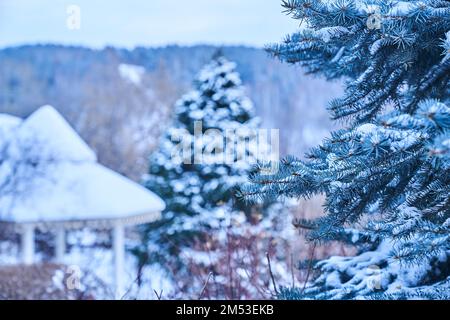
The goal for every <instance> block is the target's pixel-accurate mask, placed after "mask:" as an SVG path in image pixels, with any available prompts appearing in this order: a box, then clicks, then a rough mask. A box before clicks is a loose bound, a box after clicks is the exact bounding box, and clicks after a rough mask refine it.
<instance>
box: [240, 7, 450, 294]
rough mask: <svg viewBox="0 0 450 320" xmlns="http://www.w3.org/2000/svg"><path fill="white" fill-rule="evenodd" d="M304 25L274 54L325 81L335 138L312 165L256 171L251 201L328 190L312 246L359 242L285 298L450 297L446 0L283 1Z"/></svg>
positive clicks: (449, 20)
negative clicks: (336, 88)
mask: <svg viewBox="0 0 450 320" xmlns="http://www.w3.org/2000/svg"><path fill="white" fill-rule="evenodd" d="M283 6H284V7H285V9H286V11H287V12H288V13H290V14H291V15H292V16H293V17H294V18H295V19H299V20H302V21H304V22H305V23H306V24H305V28H304V29H302V30H301V31H299V32H297V33H295V34H293V35H291V36H288V37H287V38H286V40H285V41H284V43H282V44H279V45H274V46H271V47H270V48H269V51H270V52H271V53H273V54H274V55H275V56H277V57H279V58H280V59H281V60H283V61H286V62H289V63H296V64H300V65H301V66H303V67H304V68H306V69H307V71H309V72H310V73H314V74H321V75H325V76H326V77H327V78H328V79H335V78H345V79H346V80H347V82H346V92H345V96H344V97H343V98H340V99H336V100H334V101H332V102H331V103H330V105H329V110H330V112H331V114H332V117H333V118H334V119H337V120H342V122H343V123H345V124H346V126H345V127H346V128H345V129H342V130H338V131H336V132H333V133H332V134H331V136H330V137H329V138H328V139H326V140H325V141H324V142H323V143H322V144H321V145H320V146H319V147H317V148H315V149H313V150H312V151H311V152H310V153H309V154H308V157H307V159H306V160H297V159H294V158H289V159H286V160H284V161H282V163H281V166H280V171H279V173H277V174H275V175H272V176H269V177H268V176H267V175H260V174H255V175H252V177H251V183H250V184H248V185H246V186H245V187H243V188H242V195H243V196H244V197H246V198H247V199H249V200H253V201H256V200H258V199H261V198H263V199H266V198H274V197H309V196H311V195H314V194H325V196H326V203H325V209H326V213H327V214H326V216H324V217H323V218H320V219H318V220H315V221H302V222H299V225H300V226H302V227H304V228H306V229H308V230H310V232H309V239H310V240H311V241H314V242H316V243H317V242H323V241H330V240H339V241H345V242H348V243H351V244H354V245H356V246H357V247H358V248H359V254H358V255H356V256H355V257H332V258H330V259H328V260H325V261H321V262H319V263H317V264H316V265H315V269H316V270H317V271H319V276H318V277H316V278H315V279H314V281H312V283H310V284H308V286H307V287H306V288H305V289H285V290H284V291H283V293H282V295H281V297H282V298H289V299H302V298H315V299H352V298H418V297H423V298H431V299H444V298H446V299H448V298H450V267H449V266H450V263H449V261H450V260H449V259H450V198H449V194H450V157H449V148H450V134H449V132H450V131H449V130H450V109H449V103H450V95H449V93H450V87H449V83H450V31H449V30H450V1H440V0H421V1H412V0H411V1H393V0H384V1H378V0H328V1H324V0H318V1H311V0H285V1H283Z"/></svg>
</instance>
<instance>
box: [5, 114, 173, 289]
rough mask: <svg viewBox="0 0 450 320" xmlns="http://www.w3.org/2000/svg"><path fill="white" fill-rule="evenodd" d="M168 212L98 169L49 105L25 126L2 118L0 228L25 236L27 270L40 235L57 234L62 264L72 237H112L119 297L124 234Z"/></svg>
mask: <svg viewBox="0 0 450 320" xmlns="http://www.w3.org/2000/svg"><path fill="white" fill-rule="evenodd" d="M164 208H165V204H164V202H163V201H162V200H161V199H160V198H159V197H158V196H156V195H155V194H154V193H152V192H150V191H149V190H147V189H145V188H143V187H142V186H140V185H138V184H136V183H134V182H132V181H130V180H128V179H127V178H125V177H123V176H121V175H120V174H118V173H116V172H114V171H112V170H110V169H108V168H106V167H104V166H102V165H100V164H98V162H97V158H96V155H95V153H94V152H93V151H92V150H91V149H90V148H89V147H88V146H87V144H86V143H85V142H84V141H83V140H82V139H81V138H80V137H79V135H78V134H77V133H76V132H75V131H74V130H73V129H72V128H71V127H70V125H69V124H68V123H67V122H66V121H65V120H64V119H63V118H62V116H61V115H60V114H59V113H58V112H57V111H56V110H55V109H54V108H52V107H51V106H44V107H42V108H40V109H38V110H37V111H36V112H34V113H33V114H32V115H30V116H29V117H28V118H27V119H25V120H23V121H22V120H21V119H18V118H14V117H10V116H6V115H0V223H1V224H3V225H4V226H8V227H11V228H13V229H14V230H16V231H17V232H19V233H20V235H21V255H22V262H23V263H24V264H32V263H34V262H35V258H34V255H35V247H34V233H35V230H38V229H40V230H43V231H50V232H53V233H54V235H55V237H56V238H55V243H56V245H55V248H56V250H55V251H56V252H55V260H56V261H57V262H61V263H63V262H64V255H65V252H66V245H65V238H66V231H67V230H76V229H81V228H86V227H87V228H92V229H96V230H98V229H101V230H105V229H107V230H111V231H112V243H113V250H114V256H115V276H114V279H115V290H116V296H117V297H121V295H122V294H123V293H124V289H125V288H124V283H123V274H124V259H125V243H124V242H125V228H126V227H127V226H134V225H139V224H144V223H148V222H151V221H155V220H157V219H158V218H159V217H160V212H161V211H162V210H164Z"/></svg>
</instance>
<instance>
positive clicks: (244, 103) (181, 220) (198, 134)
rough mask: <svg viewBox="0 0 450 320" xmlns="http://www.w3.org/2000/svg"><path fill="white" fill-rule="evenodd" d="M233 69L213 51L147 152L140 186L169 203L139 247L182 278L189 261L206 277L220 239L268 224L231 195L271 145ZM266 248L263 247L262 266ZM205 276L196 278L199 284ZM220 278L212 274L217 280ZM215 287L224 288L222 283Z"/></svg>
mask: <svg viewBox="0 0 450 320" xmlns="http://www.w3.org/2000/svg"><path fill="white" fill-rule="evenodd" d="M235 68H236V66H235V64H234V63H232V62H229V61H227V60H226V59H225V58H224V57H223V56H219V55H217V56H216V57H215V58H214V59H213V60H212V62H211V63H209V64H208V65H206V66H205V67H204V68H203V70H202V71H201V72H200V73H199V74H198V76H197V78H196V80H195V82H194V90H193V91H191V92H190V93H188V94H186V95H185V96H184V97H183V98H181V99H180V100H179V101H178V102H177V103H176V106H175V113H176V114H175V116H174V122H173V125H172V127H171V128H170V129H169V130H168V132H167V134H166V135H165V136H164V137H163V139H162V142H161V144H160V148H159V150H158V151H157V152H156V153H155V154H153V155H152V156H151V159H150V170H149V174H148V175H146V176H145V179H144V185H145V186H146V187H148V188H149V189H150V190H152V191H153V192H155V193H156V194H158V195H159V196H160V197H162V199H164V201H165V202H166V204H167V208H166V210H165V211H164V212H163V214H162V219H161V220H159V221H157V222H155V223H152V224H150V225H148V226H147V227H145V230H143V231H142V233H143V237H144V239H143V240H144V241H143V243H144V247H141V248H138V249H137V251H136V253H137V254H138V256H139V257H140V258H141V263H142V264H144V263H145V262H148V263H159V264H161V265H162V266H163V267H165V268H167V269H169V271H171V273H172V274H175V276H178V277H180V275H185V278H186V279H189V272H188V271H186V270H184V271H183V269H185V268H186V267H188V265H189V264H194V265H195V267H196V268H198V267H200V268H204V269H205V270H206V275H205V277H206V276H207V274H208V272H209V271H211V270H209V268H213V267H212V266H211V265H212V264H214V263H215V262H214V261H216V262H217V263H220V264H222V263H223V262H221V261H226V259H225V258H226V257H225V256H224V257H222V256H221V255H224V254H225V253H226V252H225V251H226V249H225V246H229V245H230V244H231V242H232V243H233V246H235V245H238V244H239V240H237V239H236V237H240V236H242V237H245V236H246V233H247V232H248V235H249V236H250V234H251V236H252V237H254V236H255V233H256V236H258V234H260V233H261V232H260V230H261V228H263V229H264V228H266V229H268V227H269V225H268V224H267V223H265V224H264V225H262V224H259V221H260V219H261V214H262V215H264V212H266V216H267V215H268V213H267V211H264V210H260V209H262V208H261V206H248V205H246V204H245V203H243V202H242V201H240V200H239V199H237V197H236V191H237V186H239V185H242V184H243V183H245V182H246V181H247V176H248V174H249V173H250V172H251V169H252V167H253V166H254V165H255V164H256V163H257V158H258V157H263V156H265V155H268V154H269V151H270V150H269V145H268V143H267V142H268V141H267V140H268V137H263V139H261V138H259V136H258V125H259V120H258V118H256V117H255V116H254V114H253V112H254V111H253V105H252V103H251V101H250V100H249V99H248V98H247V97H246V96H245V94H244V88H243V86H242V85H241V80H240V76H239V74H238V73H237V72H236V70H235ZM270 212H271V213H270V214H271V217H269V219H275V218H276V216H274V214H275V212H276V211H274V210H271V211H270ZM255 224H258V226H256V225H255ZM252 225H255V228H253V227H251V226H252ZM231 226H233V228H232V229H233V230H232V231H231V230H229V228H230V227H231ZM247 227H248V228H247ZM258 230H259V231H258ZM231 238H233V240H232V241H231V240H230V239H231ZM269 238H270V237H269ZM247 240H248V239H247ZM226 243H228V244H226ZM242 243H244V242H242ZM242 243H241V245H242ZM260 245H263V244H262V243H261V244H260ZM228 249H229V248H228ZM235 249H236V250H241V248H233V250H235ZM265 250H267V248H266V249H264V248H263V249H261V250H260V251H261V255H260V256H261V257H262V259H261V260H262V262H263V266H262V267H264V268H266V256H265ZM206 251H207V252H206ZM220 251H223V252H220ZM147 254H150V255H151V256H147ZM205 255H206V256H207V257H208V255H209V258H208V259H211V256H214V257H213V258H212V260H214V261H210V262H208V263H206V264H205V263H203V262H202V261H204V260H205V259H203V260H202V259H200V258H201V257H204V256H205ZM199 259H200V260H201V261H199ZM208 259H207V260H208ZM233 259H234V258H233ZM208 261H209V260H208ZM239 262H242V258H240V260H239ZM260 262H261V261H260ZM233 263H234V262H233ZM213 269H214V268H213ZM215 269H217V268H215ZM216 271H217V270H216ZM217 272H219V271H217ZM191 273H192V271H191ZM196 280H197V279H196ZM196 280H194V279H192V280H191V282H190V288H189V290H190V291H193V292H197V293H198V291H199V290H200V289H201V288H200V289H199V288H197V287H196V286H195V285H194V283H193V282H194V281H196ZM205 280H206V279H201V280H200V281H201V284H202V285H203V282H204V281H205ZM220 281H221V280H218V279H216V280H215V282H216V284H217V282H220ZM197 282H198V281H197ZM222 282H223V281H222ZM225 286H226V285H225ZM195 290H197V291H195ZM220 290H222V291H227V290H228V289H224V284H222V289H220ZM231 296H232V295H227V294H226V292H225V294H222V293H220V294H219V295H218V297H231ZM184 297H185V298H186V296H184Z"/></svg>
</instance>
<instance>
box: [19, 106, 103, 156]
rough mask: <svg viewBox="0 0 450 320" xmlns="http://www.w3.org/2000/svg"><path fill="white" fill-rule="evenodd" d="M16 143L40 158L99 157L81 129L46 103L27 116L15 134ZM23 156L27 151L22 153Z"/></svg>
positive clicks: (30, 154) (31, 154)
mask: <svg viewBox="0 0 450 320" xmlns="http://www.w3.org/2000/svg"><path fill="white" fill-rule="evenodd" d="M14 139H15V144H16V146H18V147H20V148H21V149H22V150H24V148H27V153H29V156H30V157H33V158H35V159H40V160H44V161H45V160H49V159H51V160H60V161H61V160H64V161H76V162H82V161H90V162H95V161H96V160H97V157H96V155H95V153H94V152H93V151H92V150H91V149H90V148H89V146H88V145H87V144H86V143H85V142H84V141H83V140H82V139H81V137H80V136H79V135H78V133H77V132H76V131H75V130H74V129H72V127H71V126H70V124H69V123H68V122H67V121H66V120H65V119H64V118H63V117H62V116H61V115H60V114H59V113H58V111H56V109H55V108H53V107H52V106H49V105H46V106H43V107H41V108H39V109H38V110H36V111H35V112H34V113H32V114H31V115H30V116H29V117H28V118H27V119H25V120H24V121H23V122H22V124H21V125H20V127H19V128H18V130H17V132H16V133H15V135H14ZM22 156H23V155H22Z"/></svg>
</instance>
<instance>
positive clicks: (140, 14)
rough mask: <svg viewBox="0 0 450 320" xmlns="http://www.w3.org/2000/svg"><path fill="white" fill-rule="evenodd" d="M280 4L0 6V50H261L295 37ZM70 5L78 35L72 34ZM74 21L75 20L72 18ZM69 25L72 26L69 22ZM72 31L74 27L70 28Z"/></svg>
mask: <svg viewBox="0 0 450 320" xmlns="http://www.w3.org/2000/svg"><path fill="white" fill-rule="evenodd" d="M280 3H281V0H108V1H107V0H70V1H66V0H0V47H5V46H11V45H20V44H26V43H64V44H74V45H86V46H90V47H96V48H101V47H104V46H105V45H114V46H119V47H127V48H132V47H135V46H137V45H145V46H159V45H165V44H184V45H186V44H187V45H191V44H198V43H211V44H246V45H254V46H263V45H264V44H267V43H272V42H278V41H279V40H281V39H282V38H283V37H284V35H285V34H287V33H291V32H293V31H294V30H295V29H296V27H297V26H298V22H296V21H295V20H292V19H291V18H289V17H287V16H286V15H285V14H283V13H282V12H281V11H282V8H281V5H280ZM70 5H76V6H78V7H79V8H80V13H81V14H80V17H81V19H80V27H81V28H80V29H78V30H70V29H69V28H68V27H67V21H68V19H69V18H70V17H71V16H70V14H68V13H67V8H68V6H70ZM72 17H73V15H72ZM70 21H73V20H70ZM71 26H72V27H73V26H75V28H76V25H74V24H73V23H72V24H71Z"/></svg>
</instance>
